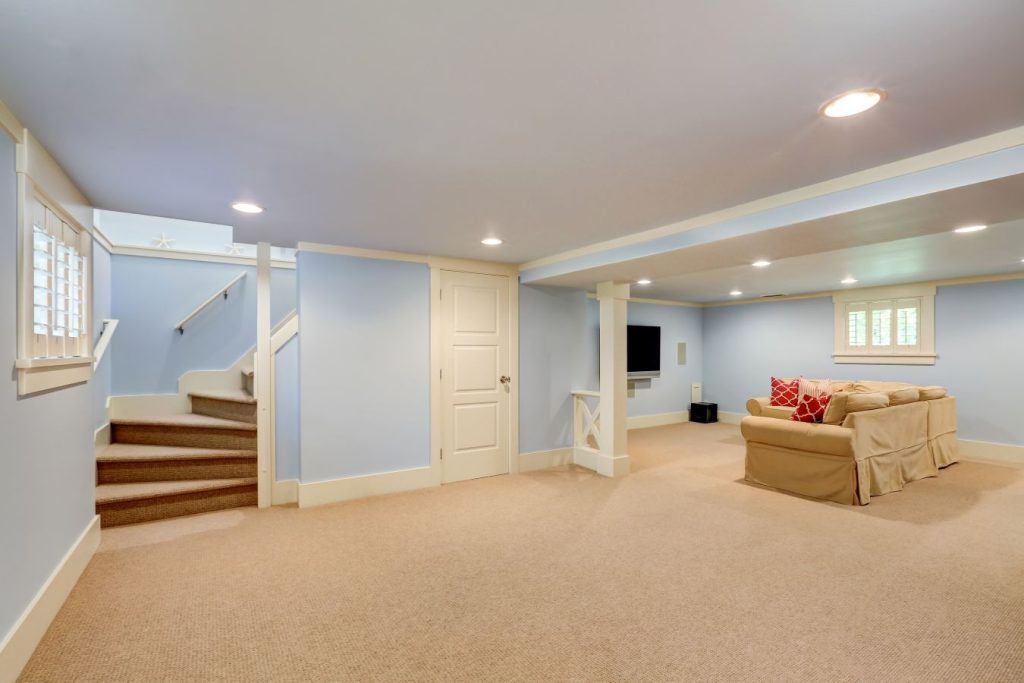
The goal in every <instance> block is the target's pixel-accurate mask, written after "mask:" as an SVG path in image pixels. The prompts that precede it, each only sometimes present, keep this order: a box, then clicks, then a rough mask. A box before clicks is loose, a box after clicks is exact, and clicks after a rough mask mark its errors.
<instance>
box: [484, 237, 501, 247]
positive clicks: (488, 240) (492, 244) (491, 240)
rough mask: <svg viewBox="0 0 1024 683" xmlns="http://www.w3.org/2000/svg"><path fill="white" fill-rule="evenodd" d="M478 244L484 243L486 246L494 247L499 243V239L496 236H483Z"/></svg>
mask: <svg viewBox="0 0 1024 683" xmlns="http://www.w3.org/2000/svg"><path fill="white" fill-rule="evenodd" d="M480 244H486V245H487V246H488V247H496V246H498V245H499V244H501V240H500V239H498V238H497V237H485V238H483V239H482V240H480Z"/></svg>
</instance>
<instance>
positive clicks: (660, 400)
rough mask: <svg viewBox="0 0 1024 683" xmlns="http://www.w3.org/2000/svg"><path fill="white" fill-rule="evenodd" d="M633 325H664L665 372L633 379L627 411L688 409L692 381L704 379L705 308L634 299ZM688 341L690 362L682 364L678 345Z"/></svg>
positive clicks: (630, 310)
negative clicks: (635, 300)
mask: <svg viewBox="0 0 1024 683" xmlns="http://www.w3.org/2000/svg"><path fill="white" fill-rule="evenodd" d="M627 310H628V313H627V315H626V319H627V320H628V321H629V324H630V325H653V326H655V327H660V328H661V375H660V376H659V377H655V378H653V379H650V380H637V381H636V382H633V391H632V392H631V393H632V396H631V397H630V398H629V406H628V409H627V413H628V414H629V415H630V416H638V415H658V414H661V413H674V412H678V411H681V410H688V409H689V407H690V385H691V384H693V383H700V381H701V376H702V363H703V357H702V356H703V354H702V346H703V335H702V332H701V328H702V321H701V318H702V316H701V313H702V309H699V308H684V307H682V306H661V305H658V304H637V303H631V304H629V307H628V309H627ZM679 342H686V365H679V363H678V355H677V352H676V345H677V344H678V343H679Z"/></svg>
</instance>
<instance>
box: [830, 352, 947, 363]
mask: <svg viewBox="0 0 1024 683" xmlns="http://www.w3.org/2000/svg"><path fill="white" fill-rule="evenodd" d="M936 358H938V356H937V355H936V354H934V353H833V354H832V360H833V362H835V363H859V364H861V365H935V359H936Z"/></svg>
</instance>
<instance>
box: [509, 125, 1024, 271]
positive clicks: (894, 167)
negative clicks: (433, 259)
mask: <svg viewBox="0 0 1024 683" xmlns="http://www.w3.org/2000/svg"><path fill="white" fill-rule="evenodd" d="M1020 145H1024V126H1020V127H1017V128H1011V129H1010V130H1005V131H1002V132H1000V133H994V134H992V135H988V136H985V137H981V138H977V139H974V140H968V141H966V142H961V143H959V144H956V145H951V146H949V147H944V148H942V149H937V150H934V151H931V152H926V153H924V154H919V155H917V156H913V157H909V158H907V159H901V160H899V161H894V162H891V163H888V164H883V165H881V166H876V167H874V168H869V169H866V170H863V171H858V172H856V173H851V174H849V175H845V176H840V177H839V178H833V179H831V180H826V181H823V182H820V183H815V184H813V185H807V186H805V187H801V188H797V189H795V190H788V191H786V192H782V193H779V194H775V195H771V196H769V197H764V198H762V199H756V200H754V201H751V202H746V203H744V204H738V205H736V206H733V207H730V208H727V209H722V210H720V211H714V212H711V213H706V214H703V215H700V216H696V217H693V218H688V219H686V220H683V221H679V222H677V223H671V224H669V225H665V226H662V227H660V228H653V229H651V230H644V231H642V232H636V233H633V234H631V235H626V236H624V237H618V238H615V239H611V240H605V241H603V242H596V243H594V244H590V245H587V246H585V247H580V248H578V249H571V250H569V251H564V252H561V253H559V254H553V255H551V256H545V257H543V258H539V259H534V260H533V261H528V262H526V263H522V264H520V266H519V270H520V272H523V271H526V270H532V269H534V268H540V267H543V266H549V265H552V264H556V263H561V262H563V261H568V260H571V259H575V258H580V257H583V256H590V255H592V254H597V253H600V252H603V251H607V250H610V249H615V248H619V247H627V246H631V245H634V244H641V243H644V242H649V241H652V240H656V239H660V238H663V237H669V236H671V235H677V234H679V233H683V232H687V231H689V230H694V229H697V228H702V227H705V226H708V225H713V224H715V223H721V222H723V221H728V220H733V219H736V218H740V217H742V216H747V215H751V214H754V213H759V212H762V211H767V210H770V209H776V208H779V207H781V206H785V205H787V204H795V203H797V202H803V201H807V200H809V199H814V198H817V197H822V196H824V195H828V194H833V193H836V192H842V191H845V190H851V189H854V188H858V187H862V186H865V185H869V184H872V183H877V182H880V181H884V180H890V179H892V178H896V177H899V176H903V175H908V174H911V173H916V172H920V171H925V170H928V169H931V168H935V167H937V166H943V165H946V164H950V163H954V162H957V161H963V160H965V159H970V158H972V157H977V156H981V155H984V154H990V153H992V152H998V151H1000V150H1004V149H1009V148H1012V147H1017V146H1020Z"/></svg>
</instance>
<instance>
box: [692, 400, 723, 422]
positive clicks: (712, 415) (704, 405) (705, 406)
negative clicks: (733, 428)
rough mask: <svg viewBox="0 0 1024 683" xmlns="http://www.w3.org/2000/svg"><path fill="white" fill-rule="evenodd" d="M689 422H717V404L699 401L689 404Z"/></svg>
mask: <svg viewBox="0 0 1024 683" xmlns="http://www.w3.org/2000/svg"><path fill="white" fill-rule="evenodd" d="M690 422H700V423H702V424H709V423H711V422H718V404H717V403H708V402H706V401H699V402H697V403H691V404H690Z"/></svg>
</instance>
